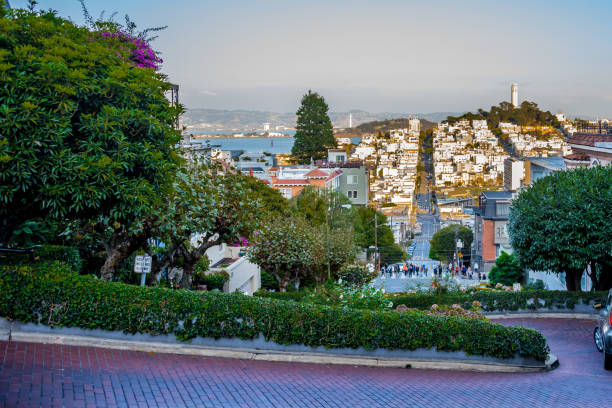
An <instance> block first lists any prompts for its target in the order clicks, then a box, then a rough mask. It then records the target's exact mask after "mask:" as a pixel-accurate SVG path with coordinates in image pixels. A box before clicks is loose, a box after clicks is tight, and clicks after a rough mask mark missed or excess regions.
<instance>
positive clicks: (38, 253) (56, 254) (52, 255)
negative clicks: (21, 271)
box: [0, 245, 83, 272]
mask: <svg viewBox="0 0 612 408" xmlns="http://www.w3.org/2000/svg"><path fill="white" fill-rule="evenodd" d="M34 260H35V262H41V263H45V262H52V261H61V262H65V263H66V264H68V265H69V266H70V268H71V270H73V271H76V272H80V271H81V269H82V267H83V262H82V260H81V256H80V255H79V250H78V249H76V248H74V247H70V246H63V245H43V246H41V247H39V248H34ZM30 263H32V258H31V257H30V255H29V254H3V257H2V258H1V259H0V264H3V265H27V264H30Z"/></svg>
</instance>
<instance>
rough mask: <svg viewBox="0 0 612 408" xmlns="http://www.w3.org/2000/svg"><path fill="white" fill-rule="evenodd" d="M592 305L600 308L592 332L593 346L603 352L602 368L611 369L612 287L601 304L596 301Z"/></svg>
mask: <svg viewBox="0 0 612 408" xmlns="http://www.w3.org/2000/svg"><path fill="white" fill-rule="evenodd" d="M593 307H594V308H595V309H598V310H600V312H599V316H598V317H597V327H595V331H594V332H593V339H594V340H595V346H596V347H597V350H599V352H600V353H604V368H605V369H606V370H612V289H610V292H608V297H607V299H606V301H605V303H604V304H603V305H602V304H601V303H598V304H596V305H593Z"/></svg>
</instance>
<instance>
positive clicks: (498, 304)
mask: <svg viewBox="0 0 612 408" xmlns="http://www.w3.org/2000/svg"><path fill="white" fill-rule="evenodd" d="M606 294H607V293H606V292H568V291H561V290H535V291H521V292H502V291H475V292H473V293H447V294H443V295H434V294H423V293H415V294H409V295H402V296H395V297H392V298H390V299H391V300H392V301H393V305H394V306H397V305H401V304H404V305H406V306H408V307H414V308H417V309H428V308H429V307H430V306H431V305H433V304H438V305H452V304H458V305H460V306H461V307H463V308H469V307H471V304H472V302H473V301H475V300H477V301H479V302H480V304H481V307H482V309H483V310H484V311H485V312H495V311H499V312H503V311H517V310H536V309H551V310H552V309H567V310H573V309H574V307H575V305H579V304H589V303H591V302H593V303H597V302H602V301H604V300H605V298H606Z"/></svg>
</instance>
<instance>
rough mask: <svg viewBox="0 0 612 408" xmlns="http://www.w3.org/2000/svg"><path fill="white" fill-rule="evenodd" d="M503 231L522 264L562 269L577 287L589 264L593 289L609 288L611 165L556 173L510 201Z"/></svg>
mask: <svg viewBox="0 0 612 408" xmlns="http://www.w3.org/2000/svg"><path fill="white" fill-rule="evenodd" d="M508 233H509V235H510V240H511V242H512V247H513V248H514V253H515V254H516V255H517V256H518V258H519V261H520V262H521V264H522V265H524V266H526V267H528V268H531V269H534V270H539V271H550V272H555V273H561V272H565V281H566V284H567V288H568V290H580V279H581V276H582V273H583V271H584V270H585V269H587V266H588V265H589V263H590V264H591V268H590V270H591V278H592V280H593V283H594V287H595V288H596V289H601V290H607V289H609V288H610V287H612V239H611V238H610V237H612V166H607V167H601V166H597V167H593V168H589V169H587V168H581V169H574V170H567V171H560V172H555V173H553V174H551V175H549V176H547V177H544V178H541V179H539V180H538V181H536V182H535V183H534V184H533V186H532V187H531V188H529V189H527V190H524V191H522V192H521V193H520V194H519V195H518V197H517V198H516V199H515V200H514V201H513V202H512V207H511V208H510V215H509V221H508Z"/></svg>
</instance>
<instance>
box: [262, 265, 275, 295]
mask: <svg viewBox="0 0 612 408" xmlns="http://www.w3.org/2000/svg"><path fill="white" fill-rule="evenodd" d="M261 287H262V288H264V289H267V290H271V289H272V290H276V291H277V290H278V281H277V280H276V279H274V276H272V275H270V274H269V273H268V272H266V271H264V270H263V269H262V270H261Z"/></svg>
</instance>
